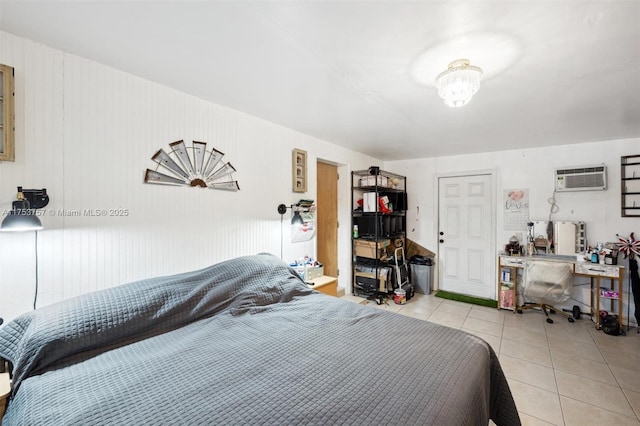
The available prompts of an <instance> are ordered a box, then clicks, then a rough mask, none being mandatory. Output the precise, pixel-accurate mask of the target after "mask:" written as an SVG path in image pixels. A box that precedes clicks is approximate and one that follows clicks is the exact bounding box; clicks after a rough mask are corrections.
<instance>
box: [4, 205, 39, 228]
mask: <svg viewBox="0 0 640 426" xmlns="http://www.w3.org/2000/svg"><path fill="white" fill-rule="evenodd" d="M39 229H42V222H40V218H38V216H36V211H35V209H29V210H11V211H10V212H9V214H8V215H7V217H5V218H4V220H3V221H2V225H0V231H2V232H23V231H37V230H39Z"/></svg>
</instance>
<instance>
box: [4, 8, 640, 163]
mask: <svg viewBox="0 0 640 426" xmlns="http://www.w3.org/2000/svg"><path fill="white" fill-rule="evenodd" d="M0 29H2V30H4V31H7V32H9V33H12V34H15V35H18V36H22V37H25V38H28V39H31V40H34V41H38V42H41V43H43V44H46V45H49V46H52V47H55V48H58V49H61V50H64V51H67V52H71V53H74V54H77V55H79V56H83V57H86V58H89V59H93V60H95V61H97V62H100V63H103V64H107V65H110V66H112V67H114V68H118V69H121V70H124V71H126V72H129V73H132V74H135V75H138V76H140V77H143V78H145V79H148V80H151V81H155V82H157V83H160V84H163V85H166V86H169V87H173V88H175V89H178V90H180V91H183V92H186V93H189V94H192V95H195V96H197V97H199V98H202V99H206V100H209V101H212V102H215V103H217V104H221V105H225V106H228V107H231V108H234V109H236V110H239V111H244V112H246V113H249V114H252V115H255V116H258V117H261V118H264V119H267V120H270V121H272V122H275V123H279V124H281V125H284V126H286V127H289V128H292V129H296V130H298V131H301V132H304V133H307V134H310V135H313V136H316V137H318V138H321V139H324V140H327V141H330V142H334V143H336V144H339V145H343V146H345V147H348V148H351V149H353V150H356V151H359V152H363V153H366V154H369V155H371V156H373V157H377V158H379V159H383V160H394V159H405V158H418V157H433V156H444V155H456V154H464V153H475V152H485V151H497V150H508V149H518V148H526V147H541V146H548V145H555V144H571V143H580V142H588V141H597V140H610V139H622V138H631V137H640V1H636V0H633V1H620V0H607V1H575V0H566V1H515V0H513V1H471V2H459V1H454V0H448V1H417V2H416V1H413V2H405V1H361V2H355V1H332V2H329V1H316V2H310V1H305V2H302V1H300V2H294V1H258V2H246V1H235V2H220V1H216V2H214V1H199V2H185V1H175V2H170V1H162V2H158V1H137V2H131V1H114V2H81V1H71V2H59V1H9V0H0ZM460 57H464V58H468V59H470V60H471V63H472V64H473V65H477V66H480V67H481V68H483V69H484V70H485V78H484V79H483V81H482V85H481V87H480V90H479V91H478V93H477V94H476V95H475V96H474V98H473V100H472V101H471V102H470V103H469V104H468V105H466V106H465V107H462V108H449V107H447V106H445V105H444V103H443V102H442V100H441V99H440V98H439V97H438V95H437V93H436V90H435V88H434V87H433V85H432V81H433V80H434V79H435V76H436V74H437V73H438V72H439V71H442V70H444V69H446V67H447V65H448V63H449V62H450V61H453V60H455V59H459V58H460ZM506 65H509V67H507V68H505V66H506ZM431 74H433V75H431Z"/></svg>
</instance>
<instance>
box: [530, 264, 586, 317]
mask: <svg viewBox="0 0 640 426" xmlns="http://www.w3.org/2000/svg"><path fill="white" fill-rule="evenodd" d="M572 273H573V264H571V263H562V262H546V261H535V262H527V264H526V266H525V270H524V284H523V287H524V290H523V293H522V294H523V297H524V305H522V306H519V307H518V313H520V314H521V313H522V310H524V309H536V308H537V309H542V311H543V312H544V315H545V316H546V317H547V322H548V323H549V324H553V320H552V319H551V318H549V312H551V313H556V312H557V313H559V314H560V315H563V316H565V317H566V318H567V320H568V321H569V322H573V321H574V318H573V316H572V315H570V314H568V313H566V312H564V311H563V310H562V309H557V308H556V307H554V306H553V304H560V303H563V302H566V301H567V300H568V299H569V297H570V296H571V290H572V286H573V276H572Z"/></svg>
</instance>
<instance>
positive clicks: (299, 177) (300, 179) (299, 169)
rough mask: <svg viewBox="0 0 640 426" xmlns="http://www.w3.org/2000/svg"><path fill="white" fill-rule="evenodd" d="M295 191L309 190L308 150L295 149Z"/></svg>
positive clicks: (293, 166) (293, 172)
mask: <svg viewBox="0 0 640 426" xmlns="http://www.w3.org/2000/svg"><path fill="white" fill-rule="evenodd" d="M292 176H293V192H307V151H304V150H302V149H297V148H296V149H294V150H293V165H292Z"/></svg>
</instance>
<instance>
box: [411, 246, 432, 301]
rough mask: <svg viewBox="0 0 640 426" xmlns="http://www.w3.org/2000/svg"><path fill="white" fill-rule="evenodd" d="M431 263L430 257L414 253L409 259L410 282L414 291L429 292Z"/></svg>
mask: <svg viewBox="0 0 640 426" xmlns="http://www.w3.org/2000/svg"><path fill="white" fill-rule="evenodd" d="M431 264H432V260H431V258H430V257H424V256H418V255H415V256H411V259H409V270H410V271H411V284H413V288H414V290H415V292H416V293H420V294H431Z"/></svg>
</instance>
